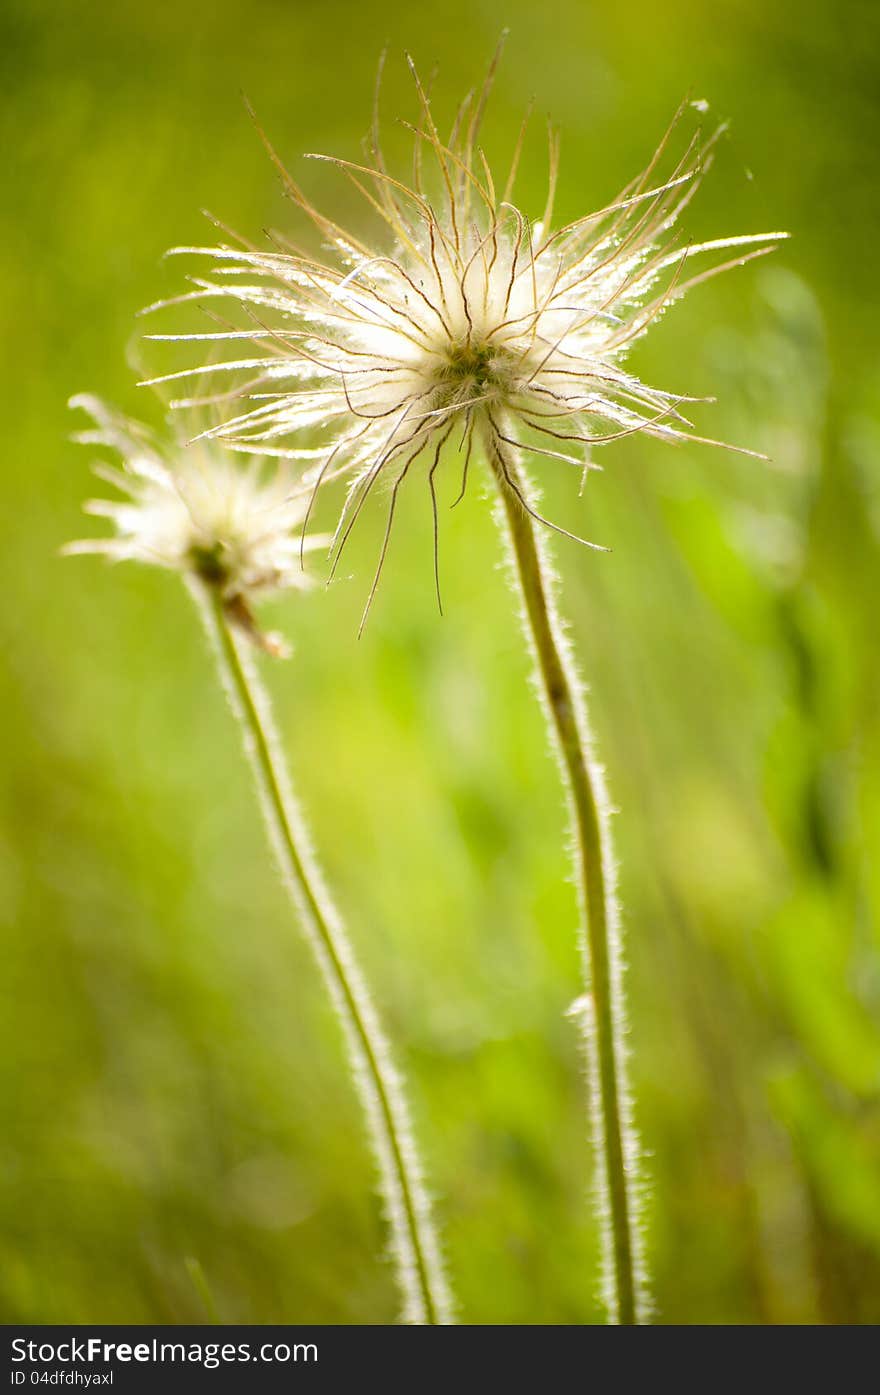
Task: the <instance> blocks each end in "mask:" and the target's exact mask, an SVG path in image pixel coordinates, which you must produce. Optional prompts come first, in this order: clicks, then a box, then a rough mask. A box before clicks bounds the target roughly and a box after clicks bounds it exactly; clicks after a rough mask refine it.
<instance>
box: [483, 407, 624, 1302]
mask: <svg viewBox="0 0 880 1395" xmlns="http://www.w3.org/2000/svg"><path fill="white" fill-rule="evenodd" d="M486 450H487V457H488V460H489V464H490V466H491V468H492V471H493V474H494V476H495V479H496V481H497V484H498V487H499V491H500V496H501V513H502V522H503V523H504V524H505V525H506V532H507V535H508V537H509V541H510V552H511V559H512V569H513V574H514V576H515V578H516V582H517V585H518V589H519V591H520V594H521V597H522V618H523V624H524V629H525V632H526V636H527V639H528V642H529V647H530V648H531V651H532V655H533V658H534V661H535V666H536V669H537V675H538V678H539V684H540V692H541V696H542V698H543V707H544V711H545V714H546V717H547V721H548V726H549V731H550V738H551V743H552V745H553V747H554V749H555V751H556V753H557V755H558V757H559V762H560V766H561V769H562V774H563V779H564V782H565V786H566V790H567V793H568V803H569V811H570V817H571V827H572V842H573V851H574V863H575V879H576V884H577V889H578V896H579V901H580V914H581V924H580V929H579V933H578V946H579V951H580V959H581V964H582V968H583V974H584V996H583V998H582V999H581V1000H580V1001H579V1002H578V1004H577V1005H576V1008H577V1016H578V1017H579V1019H580V1021H581V1024H582V1027H583V1031H584V1038H585V1048H586V1055H587V1076H588V1083H589V1095H590V1118H591V1133H592V1143H593V1149H594V1154H595V1159H596V1194H597V1200H598V1210H599V1217H600V1226H601V1242H602V1296H603V1299H604V1302H605V1306H606V1309H607V1313H608V1318H609V1321H610V1322H612V1323H619V1324H622V1325H630V1324H635V1323H639V1322H642V1321H644V1320H645V1319H646V1313H647V1298H646V1280H645V1274H644V1264H643V1259H642V1255H641V1239H642V1237H641V1230H640V1226H639V1215H638V1208H639V1201H640V1181H639V1155H638V1145H637V1140H636V1137H635V1134H634V1131H633V1127H632V1122H631V1104H630V1098H629V1092H628V1087H627V1081H626V1047H625V1042H624V1032H625V1000H624V985H623V963H622V954H621V943H620V908H619V904H618V900H617V894H616V880H617V873H616V867H615V862H614V856H613V852H612V844H611V830H610V819H609V814H610V810H609V804H608V795H607V792H606V788H605V780H604V776H603V772H602V770H601V768H600V766H599V765H598V764H597V762H596V761H595V759H594V757H593V738H592V734H591V732H590V727H589V722H588V717H587V706H586V700H585V696H584V691H583V686H582V684H581V682H580V680H579V678H578V675H577V671H576V668H575V665H574V660H573V658H572V656H571V653H570V650H569V646H568V643H567V641H566V638H565V634H564V631H563V626H562V621H561V619H560V616H559V612H558V609H557V606H556V597H555V578H554V575H553V569H552V566H551V564H550V561H549V558H548V555H547V552H546V550H545V546H544V543H543V539H542V538H540V537H539V536H538V534H537V532H536V528H535V523H534V521H533V517H532V516H530V514H529V513H528V512H527V508H526V505H528V507H529V508H531V507H532V488H531V485H530V484H529V482H528V481H527V479H526V478H525V477H524V475H523V472H522V471H521V469H520V468H519V467H518V465H517V464H516V462H515V461H514V459H513V457H512V453H511V452H509V451H505V447H504V443H503V442H502V441H501V440H500V439H499V437H498V435H497V433H495V432H487V441H486Z"/></svg>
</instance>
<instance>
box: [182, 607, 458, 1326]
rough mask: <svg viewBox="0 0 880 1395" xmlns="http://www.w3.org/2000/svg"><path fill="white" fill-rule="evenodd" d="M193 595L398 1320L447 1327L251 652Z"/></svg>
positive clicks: (371, 1034) (352, 966) (385, 1069)
mask: <svg viewBox="0 0 880 1395" xmlns="http://www.w3.org/2000/svg"><path fill="white" fill-rule="evenodd" d="M193 589H194V592H195V594H196V599H197V601H198V603H199V609H200V610H201V613H202V617H203V619H204V622H205V626H206V629H207V632H208V635H209V637H210V639H211V642H212V647H213V649H214V652H215V655H216V658H217V662H218V666H219V670H220V676H221V679H222V682H223V687H224V689H225V691H226V693H227V696H228V698H229V702H230V706H231V707H232V710H233V713H234V714H235V716H236V718H237V719H238V722H239V724H240V727H241V733H242V739H243V742H244V748H245V752H246V755H247V758H248V761H249V763H250V766H251V770H252V772H253V775H254V779H255V781H256V785H257V790H258V793H259V797H260V804H261V806H262V811H263V817H264V819H265V822H266V828H267V831H268V834H269V839H270V842H271V844H272V847H273V850H274V853H275V857H276V859H277V862H278V866H279V869H280V872H281V877H282V880H283V883H284V887H285V889H286V891H287V893H288V896H289V897H290V900H291V902H292V904H293V907H294V909H295V911H296V914H297V917H298V919H299V921H300V924H301V926H302V928H303V930H304V932H305V936H306V939H307V940H308V943H309V945H310V946H311V949H312V951H313V953H314V955H315V958H316V959H317V962H318V967H319V969H320V972H321V976H322V978H323V980H324V984H325V987H326V989H327V992H328V995H329V997H330V1001H331V1002H332V1004H333V1008H334V1010H335V1012H336V1015H337V1017H338V1019H339V1022H340V1024H341V1026H342V1029H343V1035H344V1038H345V1044H346V1047H347V1050H348V1057H349V1061H350V1065H351V1070H352V1075H353V1077H354V1082H355V1085H356V1088H357V1093H358V1095H359V1097H360V1101H361V1104H362V1106H363V1110H364V1114H365V1116H366V1123H367V1131H368V1133H369V1137H370V1141H371V1144H372V1148H373V1152H374V1154H375V1158H376V1162H377V1165H378V1170H379V1179H380V1191H381V1195H382V1199H383V1202H384V1207H385V1214H386V1218H387V1221H388V1225H389V1229H390V1237H391V1252H392V1257H393V1261H394V1267H395V1271H396V1277H397V1282H398V1286H399V1289H400V1293H401V1297H402V1300H403V1307H402V1314H401V1320H402V1321H403V1322H406V1323H414V1324H445V1323H450V1322H452V1321H453V1320H454V1319H453V1316H452V1303H451V1298H450V1293H449V1289H448V1286H447V1281H446V1277H445V1274H444V1271H443V1264H442V1261H441V1256H440V1247H439V1244H438V1240H437V1235H436V1230H435V1226H434V1220H433V1216H432V1211H431V1204H430V1200H429V1196H428V1192H427V1190H426V1187H425V1183H424V1180H423V1173H422V1168H421V1164H420V1161H419V1157H418V1153H417V1151H416V1146H415V1142H414V1138H413V1130H412V1125H411V1122H410V1117H409V1109H408V1106H407V1102H406V1099H405V1096H404V1092H403V1087H402V1083H401V1078H400V1075H399V1072H398V1071H397V1069H396V1067H395V1066H394V1064H393V1062H392V1059H391V1055H390V1052H389V1048H388V1043H387V1041H386V1039H385V1035H384V1032H383V1031H382V1028H381V1026H380V1025H379V1020H378V1018H377V1015H376V1010H375V1008H374V1007H373V1003H372V1000H371V998H370V995H369V992H368V990H367V987H366V984H365V982H364V979H363V977H362V975H361V972H360V969H359V968H358V966H357V963H356V961H355V958H354V955H353V953H352V949H351V945H350V944H349V942H348V938H347V936H346V933H345V930H344V928H343V926H342V923H341V921H340V918H339V915H338V913H337V911H336V909H335V907H334V906H333V904H332V902H331V900H330V898H329V896H328V894H327V890H326V888H325V886H324V883H323V878H322V876H321V873H320V871H319V870H318V867H317V865H316V861H315V857H314V854H313V853H312V851H311V846H310V841H309V838H308V836H307V834H306V831H305V826H304V823H303V818H302V814H301V813H300V810H299V807H298V804H297V801H296V799H295V798H294V794H293V790H292V787H291V782H290V777H289V774H288V769H287V763H286V761H285V759H284V756H283V753H282V748H281V742H280V739H279V736H278V732H277V729H276V727H275V722H274V719H273V715H272V709H271V706H270V703H269V698H268V695H267V693H266V691H265V689H264V687H263V685H262V683H261V681H260V677H259V674H258V672H257V668H256V664H255V661H254V656H253V646H252V645H251V644H250V642H249V641H248V639H247V638H246V636H244V635H242V634H240V633H238V632H237V631H236V628H235V625H234V623H231V622H230V618H229V616H228V613H227V608H226V606H225V604H224V602H223V600H222V598H221V596H220V595H219V593H218V592H217V591H216V590H212V589H210V588H208V587H206V586H205V585H204V584H203V583H201V582H194V583H193Z"/></svg>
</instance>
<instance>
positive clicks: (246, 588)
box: [64, 394, 323, 653]
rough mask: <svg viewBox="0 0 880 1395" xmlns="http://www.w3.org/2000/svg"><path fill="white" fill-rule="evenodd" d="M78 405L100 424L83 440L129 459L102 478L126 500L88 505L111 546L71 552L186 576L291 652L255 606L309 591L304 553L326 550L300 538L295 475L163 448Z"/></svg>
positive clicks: (99, 407) (211, 453)
mask: <svg viewBox="0 0 880 1395" xmlns="http://www.w3.org/2000/svg"><path fill="white" fill-rule="evenodd" d="M70 405H71V406H72V407H79V408H82V409H83V410H84V411H86V412H88V413H89V415H90V416H91V417H92V418H93V420H94V422H95V429H93V430H89V431H83V432H79V433H77V435H76V437H75V439H76V440H77V441H80V442H82V443H85V444H88V445H100V446H106V447H109V448H110V449H112V450H113V451H115V452H116V454H117V455H118V456H120V457H121V460H122V470H118V469H116V468H113V467H111V466H108V465H105V464H103V463H102V464H98V465H96V466H95V473H96V474H97V475H98V476H99V477H100V478H101V479H104V480H106V481H107V482H108V483H110V484H112V485H113V486H114V487H115V488H117V489H118V490H119V491H120V492H121V493H122V495H123V496H124V497H123V498H121V499H116V500H108V499H94V500H91V501H89V503H87V504H86V512H88V513H92V514H97V515H100V516H102V517H105V518H109V519H110V520H111V522H112V524H113V526H114V529H115V532H114V534H113V536H112V537H108V538H89V539H85V540H82V541H79V542H74V543H70V544H68V546H67V547H66V548H65V549H64V550H65V552H66V553H68V554H71V553H103V554H104V555H105V556H107V557H109V558H110V559H112V560H115V561H121V560H124V559H130V560H134V561H138V562H147V563H150V564H151V565H153V566H158V567H165V568H168V569H170V570H172V571H178V572H181V573H182V574H183V575H184V576H186V577H188V578H190V579H191V580H193V581H196V582H199V583H201V584H202V585H204V586H206V587H208V588H209V589H211V590H215V591H217V592H218V593H219V594H220V595H221V597H222V599H223V603H224V606H225V609H226V613H227V615H228V616H229V618H230V619H231V620H232V621H234V623H236V624H237V625H238V626H239V628H241V629H243V630H245V631H246V632H247V634H248V635H249V636H250V637H251V638H252V639H253V640H255V641H256V642H257V643H258V644H260V645H261V646H262V647H263V648H266V649H267V650H269V651H270V652H272V653H280V652H282V651H283V644H282V643H281V641H280V640H279V639H278V637H277V636H276V635H266V634H263V633H262V632H261V631H260V629H259V628H258V626H257V624H256V621H255V619H254V617H253V613H252V610H251V603H252V601H253V600H254V599H255V598H256V597H258V596H259V595H263V594H266V593H269V592H274V591H281V590H285V589H287V588H289V587H302V586H304V585H307V584H308V580H307V577H306V574H305V572H304V570H303V567H302V559H301V554H302V551H304V550H307V549H308V550H310V549H313V548H314V547H316V546H320V545H321V543H322V541H323V540H321V539H312V540H310V541H308V542H306V543H303V540H302V539H301V536H300V534H301V525H302V521H303V515H304V513H305V501H304V499H303V498H302V495H301V494H297V493H296V492H295V491H294V485H293V483H292V481H291V479H290V477H289V472H288V469H287V468H286V467H285V466H284V465H283V464H279V463H278V462H274V464H273V468H272V470H271V473H269V474H267V473H266V469H265V466H264V463H263V462H262V461H260V460H254V461H253V462H252V463H250V465H249V466H247V467H246V468H242V467H241V466H240V465H239V464H238V463H237V462H236V461H235V460H234V459H232V458H231V457H230V456H229V455H228V454H227V453H225V452H223V451H221V450H220V449H219V448H218V447H217V446H216V445H214V444H213V443H212V442H206V441H199V440H197V441H196V442H194V443H193V444H191V445H189V446H187V445H185V443H184V442H183V441H180V440H177V439H170V440H169V441H159V440H157V439H156V438H155V437H154V436H153V434H152V433H151V432H150V431H149V429H148V428H147V427H145V426H142V425H141V424H140V423H138V422H133V421H129V420H127V419H126V418H124V417H122V416H121V415H119V414H118V413H117V412H115V411H113V410H112V409H111V408H110V407H107V406H106V405H105V404H104V403H103V402H101V401H100V400H99V399H98V398H95V397H92V396H90V395H88V394H83V395H80V396H77V397H74V398H72V399H71V404H70Z"/></svg>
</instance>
